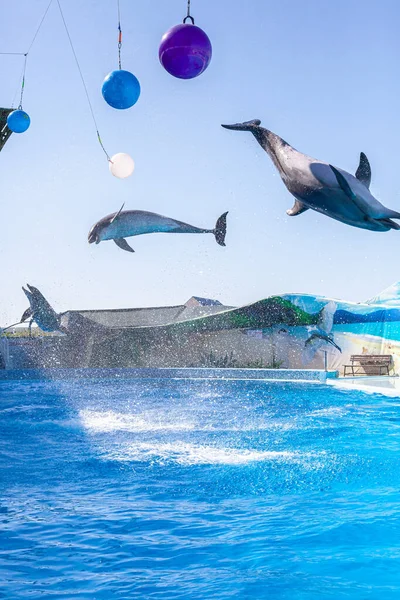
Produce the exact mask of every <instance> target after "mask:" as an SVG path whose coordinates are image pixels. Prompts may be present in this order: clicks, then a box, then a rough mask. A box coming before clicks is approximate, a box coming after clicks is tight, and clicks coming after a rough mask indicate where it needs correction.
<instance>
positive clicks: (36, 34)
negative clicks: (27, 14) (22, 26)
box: [26, 0, 53, 56]
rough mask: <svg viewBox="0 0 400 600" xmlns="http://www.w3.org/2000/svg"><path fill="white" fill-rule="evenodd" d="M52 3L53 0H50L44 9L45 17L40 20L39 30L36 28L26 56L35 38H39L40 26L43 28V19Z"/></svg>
mask: <svg viewBox="0 0 400 600" xmlns="http://www.w3.org/2000/svg"><path fill="white" fill-rule="evenodd" d="M52 4H53V0H50V2H49V4H48V5H47V8H46V10H45V11H44V15H43V17H42V20H41V21H40V23H39V27H38V28H37V30H36V33H35V35H34V36H33V40H32V41H31V45H30V46H29V48H28V50H27V53H26V56H27V55H28V54H29V52H30V51H31V48H32V46H33V44H34V43H35V40H36V38H37V36H38V33H39V31H40V28H41V27H42V25H43V21H44V20H45V18H46V15H47V13H48V12H49V8H50V6H51V5H52Z"/></svg>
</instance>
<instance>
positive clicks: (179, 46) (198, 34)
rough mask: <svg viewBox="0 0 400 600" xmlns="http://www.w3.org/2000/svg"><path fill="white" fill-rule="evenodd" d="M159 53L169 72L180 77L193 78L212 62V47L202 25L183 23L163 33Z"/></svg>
mask: <svg viewBox="0 0 400 600" xmlns="http://www.w3.org/2000/svg"><path fill="white" fill-rule="evenodd" d="M158 55H159V58H160V62H161V64H162V66H163V67H164V69H165V70H166V71H168V73H170V74H171V75H173V76H174V77H178V78H179V79H193V77H197V76H198V75H201V73H203V71H205V70H206V69H207V67H208V65H209V64H210V60H211V56H212V47H211V42H210V40H209V38H208V36H207V34H206V33H204V31H203V30H202V29H200V27H197V25H191V24H189V23H183V24H181V25H175V26H174V27H171V29H168V31H167V32H166V33H165V34H164V35H163V37H162V39H161V44H160V49H159V52H158Z"/></svg>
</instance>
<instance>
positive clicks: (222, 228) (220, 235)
mask: <svg viewBox="0 0 400 600" xmlns="http://www.w3.org/2000/svg"><path fill="white" fill-rule="evenodd" d="M227 214H228V212H225V213H224V214H223V215H221V216H220V218H219V219H218V221H217V223H216V225H215V229H214V230H213V234H214V235H215V240H216V242H217V244H219V245H220V246H226V244H225V235H226V215H227Z"/></svg>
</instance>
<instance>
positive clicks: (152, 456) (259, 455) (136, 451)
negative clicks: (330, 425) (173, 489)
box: [105, 442, 304, 465]
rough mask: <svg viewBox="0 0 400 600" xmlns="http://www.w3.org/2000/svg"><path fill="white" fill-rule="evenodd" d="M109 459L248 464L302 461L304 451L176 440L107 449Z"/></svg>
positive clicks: (189, 463)
mask: <svg viewBox="0 0 400 600" xmlns="http://www.w3.org/2000/svg"><path fill="white" fill-rule="evenodd" d="M105 458H107V459H108V460H116V461H119V462H158V463H163V462H170V461H172V462H176V463H178V464H181V465H244V464H248V463H252V462H260V461H283V462H289V461H294V462H302V461H303V460H304V454H301V453H298V452H288V451H281V452H279V451H259V450H253V449H236V448H218V447H215V446H206V445H196V444H190V443H185V442H173V443H135V444H126V445H123V446H119V447H117V448H114V449H113V450H111V451H109V452H107V454H106V456H105Z"/></svg>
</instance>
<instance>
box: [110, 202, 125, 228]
mask: <svg viewBox="0 0 400 600" xmlns="http://www.w3.org/2000/svg"><path fill="white" fill-rule="evenodd" d="M124 206H125V202H124V203H123V205H122V206H121V208H120V209H119V211H118V212H116V213H115V215H114V216H113V218H112V219H111V221H110V225H111V223H114V221H115V219H116V218H117V217H119V215H120V214H121V212H122V209H123V208H124Z"/></svg>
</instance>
